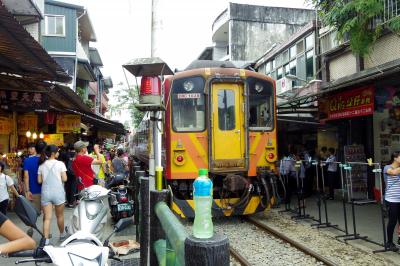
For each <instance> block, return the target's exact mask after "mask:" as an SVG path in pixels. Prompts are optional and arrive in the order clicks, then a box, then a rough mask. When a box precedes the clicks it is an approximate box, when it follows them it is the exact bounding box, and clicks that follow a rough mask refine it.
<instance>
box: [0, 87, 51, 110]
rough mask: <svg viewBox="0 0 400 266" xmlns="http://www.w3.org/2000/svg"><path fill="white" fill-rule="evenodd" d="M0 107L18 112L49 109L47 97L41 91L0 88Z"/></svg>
mask: <svg viewBox="0 0 400 266" xmlns="http://www.w3.org/2000/svg"><path fill="white" fill-rule="evenodd" d="M0 108H1V109H4V110H10V111H18V112H26V111H37V112H39V111H41V112H46V111H47V110H48V109H49V97H48V95H47V94H45V93H42V92H26V91H4V90H0Z"/></svg>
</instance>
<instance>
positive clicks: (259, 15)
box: [229, 3, 315, 61]
mask: <svg viewBox="0 0 400 266" xmlns="http://www.w3.org/2000/svg"><path fill="white" fill-rule="evenodd" d="M229 12H230V23H229V24H230V25H229V33H230V36H229V38H230V51H231V55H230V59H231V60H234V61H236V60H243V61H250V60H256V59H258V58H259V57H261V56H262V55H263V54H264V52H266V51H267V50H268V49H269V48H270V47H271V46H272V45H273V44H274V43H281V42H283V41H285V40H287V39H289V37H290V36H291V35H292V34H294V33H295V32H296V31H298V30H299V29H301V28H302V27H303V26H304V25H305V24H307V23H308V22H310V21H311V20H313V19H315V11H314V10H306V9H295V8H282V7H264V6H251V5H241V4H235V3H230V6H229Z"/></svg>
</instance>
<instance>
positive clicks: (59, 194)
mask: <svg viewBox="0 0 400 266" xmlns="http://www.w3.org/2000/svg"><path fill="white" fill-rule="evenodd" d="M58 151H59V149H58V147H57V146H55V145H49V146H47V148H46V155H47V157H48V159H47V160H46V161H44V162H43V163H42V164H41V165H40V166H39V170H38V182H39V183H40V184H42V197H41V204H42V208H43V213H44V221H43V234H44V237H45V238H46V242H47V243H48V242H49V241H48V239H49V234H50V222H51V216H52V212H53V205H54V206H55V211H56V217H57V225H58V229H59V230H60V240H63V239H64V238H65V237H66V234H65V232H64V203H65V191H64V185H63V182H65V181H67V168H66V167H65V164H64V163H63V162H61V161H58V160H57V157H58Z"/></svg>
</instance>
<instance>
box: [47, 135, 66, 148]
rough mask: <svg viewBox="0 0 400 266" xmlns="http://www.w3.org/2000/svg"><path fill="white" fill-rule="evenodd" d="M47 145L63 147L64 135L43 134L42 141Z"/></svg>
mask: <svg viewBox="0 0 400 266" xmlns="http://www.w3.org/2000/svg"><path fill="white" fill-rule="evenodd" d="M43 140H44V141H45V142H46V143H47V145H50V144H51V145H56V146H59V147H60V146H63V145H64V135H63V134H45V135H44V139H43Z"/></svg>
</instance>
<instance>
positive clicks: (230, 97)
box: [211, 83, 246, 171]
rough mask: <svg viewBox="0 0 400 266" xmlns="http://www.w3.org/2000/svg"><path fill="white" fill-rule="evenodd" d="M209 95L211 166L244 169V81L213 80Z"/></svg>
mask: <svg viewBox="0 0 400 266" xmlns="http://www.w3.org/2000/svg"><path fill="white" fill-rule="evenodd" d="M211 97H212V113H211V121H212V122H211V127H212V129H211V131H212V143H211V147H212V158H211V170H213V171H218V170H221V171H229V170H232V171H235V170H243V169H244V168H245V165H246V164H245V154H246V153H245V129H244V117H245V115H244V110H245V106H244V101H243V85H242V84H232V83H214V84H213V85H212V89H211Z"/></svg>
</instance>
